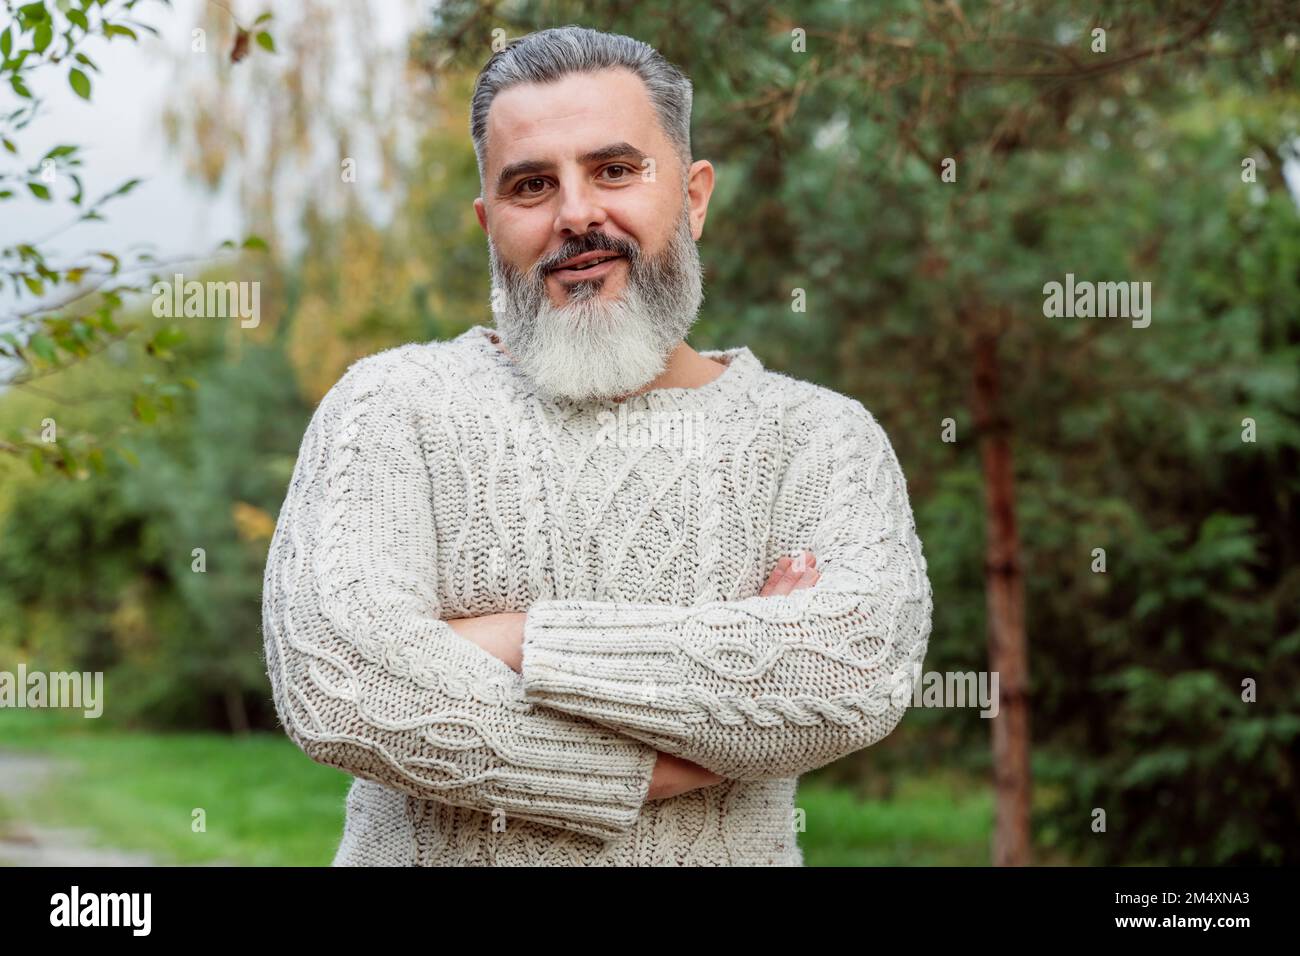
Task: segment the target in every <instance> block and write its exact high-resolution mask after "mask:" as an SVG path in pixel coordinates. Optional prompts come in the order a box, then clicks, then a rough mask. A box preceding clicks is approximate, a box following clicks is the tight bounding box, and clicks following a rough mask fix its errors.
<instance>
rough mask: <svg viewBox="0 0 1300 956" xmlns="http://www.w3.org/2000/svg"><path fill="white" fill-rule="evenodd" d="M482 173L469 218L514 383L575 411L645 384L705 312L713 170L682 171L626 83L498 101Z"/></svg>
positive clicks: (592, 78)
mask: <svg viewBox="0 0 1300 956" xmlns="http://www.w3.org/2000/svg"><path fill="white" fill-rule="evenodd" d="M485 159H486V162H485V167H486V169H485V193H486V198H480V199H479V200H477V201H476V202H475V210H476V212H477V213H478V216H479V221H480V223H481V224H482V225H483V228H484V230H485V231H486V232H487V234H488V248H489V255H490V259H491V264H492V272H493V281H494V285H495V287H496V288H495V289H494V317H495V320H496V323H497V325H498V327H500V328H501V331H502V332H503V334H504V336H505V338H506V342H507V345H508V346H509V347H510V351H511V353H512V354H513V355H514V356H515V357H516V360H517V361H518V362H519V364H520V365H521V366H523V368H524V371H525V372H527V373H528V374H529V375H531V376H532V377H533V378H534V379H535V380H536V381H537V384H538V385H539V386H542V387H543V390H544V391H547V392H549V393H551V394H552V395H555V396H557V397H568V398H573V399H582V398H608V397H614V396H617V395H622V394H626V393H628V392H631V391H634V390H635V389H637V388H638V387H640V386H642V385H644V384H646V383H647V382H649V381H650V380H652V379H653V378H654V377H655V376H656V375H658V374H659V373H660V372H661V371H662V370H663V368H664V366H665V363H666V360H667V357H668V355H669V354H670V353H671V352H672V351H673V350H674V349H675V348H676V346H677V345H678V344H679V343H680V342H681V341H682V339H683V337H684V336H685V334H686V332H687V331H688V330H689V328H690V325H691V324H692V323H693V321H694V319H695V315H696V313H697V311H698V308H699V303H700V300H701V298H702V291H701V285H702V275H701V270H700V265H699V257H698V252H697V250H696V248H695V241H696V240H697V239H698V238H699V236H700V234H701V232H702V229H703V223H704V216H705V213H706V210H707V204H708V198H709V194H710V193H711V191H712V183H713V176H712V167H711V166H710V165H709V164H708V163H706V162H702V161H701V162H697V163H695V164H693V165H692V166H691V168H690V169H689V170H688V169H684V168H683V167H682V165H681V163H680V162H679V161H678V157H677V155H676V153H675V152H674V151H673V149H672V147H671V144H670V143H669V141H668V139H667V137H666V135H665V134H664V133H663V131H662V129H661V128H660V125H659V121H658V116H657V114H656V113H655V111H654V108H653V105H652V104H651V103H650V99H649V96H648V94H647V92H646V90H645V86H644V84H643V83H642V82H641V80H640V79H639V78H638V77H636V76H635V75H634V74H632V73H630V72H628V71H624V70H606V71H601V72H599V73H594V74H575V75H571V76H567V77H564V78H563V79H561V80H560V81H558V82H555V83H549V84H526V85H522V86H518V87H513V88H511V89H509V90H506V91H505V92H503V93H501V94H499V95H498V96H497V98H496V99H495V100H494V101H493V104H492V108H491V110H490V111H489V115H488V135H487V155H486V157H485ZM602 256H608V258H607V260H606V261H605V262H604V263H602V264H599V265H594V266H592V267H590V268H587V269H585V270H581V271H580V270H579V269H577V268H569V267H570V266H575V267H576V266H580V265H584V264H586V263H587V262H590V261H592V260H595V259H597V258H601V257H602ZM575 257H577V258H578V261H573V260H574V258H575ZM561 266H565V267H564V268H561Z"/></svg>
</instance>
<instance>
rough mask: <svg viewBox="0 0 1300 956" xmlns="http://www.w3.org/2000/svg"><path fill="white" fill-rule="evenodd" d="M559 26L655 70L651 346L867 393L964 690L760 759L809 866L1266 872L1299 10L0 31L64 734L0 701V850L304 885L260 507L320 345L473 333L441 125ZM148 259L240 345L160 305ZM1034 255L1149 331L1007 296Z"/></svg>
mask: <svg viewBox="0 0 1300 956" xmlns="http://www.w3.org/2000/svg"><path fill="white" fill-rule="evenodd" d="M565 23H580V24H583V25H586V26H590V27H594V28H597V29H602V30H608V31H612V32H618V33H625V34H629V35H631V36H635V37H637V38H639V39H642V40H645V41H646V42H648V43H650V44H651V45H653V46H655V47H656V48H657V49H659V50H660V52H662V53H663V54H664V55H665V56H666V57H668V58H669V59H670V60H672V61H673V62H675V63H676V64H678V65H679V66H680V67H681V68H683V69H684V70H685V72H686V73H687V74H688V75H689V76H690V77H691V79H692V81H693V83H694V85H695V110H694V120H693V126H692V129H693V148H694V153H695V156H696V158H704V159H708V160H710V161H711V162H712V163H713V164H714V166H715V168H716V170H717V178H718V181H717V188H716V191H715V193H714V197H713V200H712V203H711V207H710V215H709V222H708V225H707V228H706V230H705V233H704V237H703V239H702V241H701V255H702V258H703V261H704V264H705V269H706V286H705V293H706V295H705V303H704V306H703V309H702V312H701V316H700V319H699V322H698V323H697V325H696V327H695V329H694V330H693V331H692V333H691V338H690V341H691V344H692V345H693V346H694V347H695V348H697V349H707V348H727V347H731V346H733V345H738V344H747V345H749V346H750V347H751V349H752V350H753V351H754V353H755V354H756V355H757V356H759V358H760V359H761V360H762V361H763V363H764V364H765V365H766V366H767V367H768V368H770V369H774V370H777V371H781V372H784V373H787V374H790V375H793V376H796V377H799V378H804V379H808V380H811V381H814V382H818V383H820V384H823V385H825V386H827V387H829V388H832V389H835V390H837V391H840V392H844V393H846V394H848V395H852V396H853V397H855V398H858V399H860V400H861V401H862V402H863V403H864V404H865V405H866V406H867V408H869V409H870V410H871V411H872V412H873V413H874V415H875V416H876V417H877V418H878V419H879V420H880V422H881V423H882V425H883V426H884V427H885V429H886V431H887V432H888V433H889V435H890V437H891V440H892V442H893V445H894V448H895V451H896V452H897V454H898V457H899V459H900V462H901V464H902V466H903V469H904V472H905V474H906V475H907V478H908V489H909V495H910V497H911V501H912V505H913V508H914V510H915V513H916V520H917V525H918V530H919V533H920V537H921V540H922V542H923V544H924V548H925V554H926V558H927V561H928V566H929V574H930V578H931V582H932V585H933V588H934V601H935V613H934V626H933V633H932V635H931V639H930V650H929V654H928V656H927V659H926V670H927V671H937V672H944V673H967V672H985V671H990V670H994V671H998V672H999V674H1000V675H1001V685H1002V692H1003V695H1004V700H1003V704H1002V707H1001V710H1000V713H999V715H998V717H997V718H995V719H986V718H982V717H981V716H980V715H979V709H978V708H976V707H966V708H958V707H925V706H915V707H913V708H912V709H911V710H910V711H909V712H908V714H907V715H906V716H905V718H904V720H903V722H902V724H901V725H900V726H899V728H898V730H897V731H895V733H894V734H892V735H891V736H890V737H888V738H887V739H886V740H885V741H883V742H881V743H880V744H878V745H877V746H874V747H871V748H869V749H868V750H865V751H862V752H860V753H858V754H855V755H853V756H852V757H850V758H847V759H845V760H842V761H840V762H837V763H836V764H833V765H831V766H829V767H826V768H824V769H823V770H820V771H818V772H816V773H814V774H810V775H808V776H806V777H804V778H803V779H802V781H801V784H800V791H799V796H798V801H797V802H798V805H799V806H800V807H802V808H804V809H805V810H806V814H807V817H806V819H807V828H806V830H805V832H803V833H800V834H799V840H800V844H801V846H802V847H803V849H804V854H805V858H806V860H807V863H808V864H809V865H814V866H816V865H918V864H941V865H963V866H964V865H975V866H979V865H988V864H990V863H999V864H1015V863H1028V862H1032V863H1038V864H1052V865H1097V864H1119V865H1171V864H1212V865H1230V864H1280V863H1296V862H1300V825H1298V824H1297V816H1298V815H1297V806H1298V805H1300V803H1298V801H1297V791H1298V789H1300V788H1298V787H1297V778H1296V774H1297V769H1298V768H1300V664H1298V661H1300V566H1298V564H1297V560H1296V559H1297V549H1298V548H1300V515H1298V514H1297V502H1298V501H1300V498H1298V495H1297V492H1298V491H1300V470H1298V469H1297V463H1298V460H1300V457H1298V456H1300V198H1298V197H1300V152H1298V151H1297V146H1298V145H1300V82H1297V77H1298V63H1297V57H1298V56H1300V12H1298V11H1297V10H1296V8H1295V7H1294V5H1293V4H1289V3H1286V2H1282V0H1277V2H1269V0H1261V2H1254V3H1250V2H1206V0H1196V2H1186V0H1174V2H1169V3H1163V4H1158V5H1157V4H1151V5H1146V4H1142V5H1132V4H1121V3H1088V4H1084V3H1070V2H1051V3H1049V2H1037V0H1028V2H994V0H986V2H960V3H959V2H956V0H948V2H929V0H882V2H873V3H870V4H867V3H860V4H853V3H844V2H838V0H814V2H807V3H803V2H801V3H798V4H793V3H790V4H778V3H764V2H750V0H744V2H742V0H715V2H704V0H662V2H657V3H654V4H645V3H633V2H624V0H613V2H602V3H599V4H578V3H571V2H570V3H561V2H554V3H529V2H463V0H451V2H441V3H425V2H420V3H414V2H406V0H370V2H364V0H355V2H345V0H333V2H326V0H302V2H294V3H284V2H270V0H248V2H244V0H227V2H215V0H214V2H199V0H192V2H184V0H176V2H174V3H170V4H169V3H165V2H161V0H138V2H129V0H106V2H100V0H86V2H81V0H71V2H65V0H59V2H56V0H45V2H36V3H28V4H18V3H6V4H5V9H3V10H0V31H3V32H0V55H2V56H3V59H2V60H0V147H2V148H0V265H2V266H3V274H0V674H3V673H4V672H8V673H10V674H14V675H16V674H17V673H18V669H19V667H22V668H25V670H26V671H27V672H33V671H45V672H52V671H78V672H102V673H103V675H104V685H103V687H104V691H103V704H104V709H103V714H102V716H100V717H98V718H95V719H87V718H85V717H83V716H82V715H81V712H80V711H73V710H57V709H49V708H47V709H31V708H19V707H16V706H13V705H12V704H10V705H9V706H0V864H9V865H15V864H16V865H23V864H32V863H50V862H73V863H78V862H87V863H94V862H109V863H112V862H157V863H234V864H242V865H324V864H327V863H328V862H329V861H330V859H331V858H332V856H333V853H334V849H335V847H336V845H337V842H338V838H339V836H340V835H341V832H342V823H343V796H344V793H345V791H346V789H347V786H348V783H349V781H350V778H349V777H346V776H344V775H343V774H341V773H339V772H337V771H334V770H332V769H330V768H326V767H322V766H318V765H316V764H313V763H312V762H311V761H310V760H308V758H306V757H305V756H304V755H303V754H302V753H301V752H299V751H298V750H297V749H296V748H294V746H293V745H292V744H291V743H290V742H289V741H288V740H287V738H285V737H284V735H283V733H282V732H280V731H279V730H278V729H277V725H276V720H275V714H274V711H273V708H272V706H271V698H270V687H269V684H268V681H267V678H266V673H265V669H264V666H263V661H262V657H261V654H262V642H261V641H262V639H261V632H260V626H261V603H260V602H261V585H262V572H263V567H264V561H265V556H266V550H267V546H268V543H269V541H270V537H271V533H272V531H273V529H274V526H275V517H276V514H277V511H278V509H279V507H280V504H281V502H282V500H283V497H284V493H285V490H286V488H287V484H288V480H289V476H290V472H291V470H292V468H293V464H294V461H295V459H296V456H297V452H298V444H299V442H300V440H301V438H302V434H303V430H304V428H305V427H306V424H307V421H308V419H309V417H310V415H311V412H312V410H313V408H314V406H315V403H316V402H317V401H319V399H320V398H321V396H322V395H323V394H324V393H325V392H326V390H327V389H328V388H329V387H330V386H331V385H332V384H333V383H334V382H335V381H336V380H337V379H338V378H339V376H340V375H341V374H342V373H343V372H344V371H345V370H346V368H347V367H348V365H349V364H350V363H351V362H353V361H355V360H356V359H358V358H360V357H362V356H365V355H369V354H371V353H373V352H376V351H379V350H381V349H384V348H388V347H390V346H394V345H398V344H402V343H405V342H410V341H427V340H430V339H445V338H450V337H452V336H455V335H457V334H459V333H460V332H461V331H463V330H465V329H467V328H469V327H470V326H472V325H476V324H483V325H490V324H491V321H492V319H491V313H490V310H489V298H488V291H489V274H488V260H487V249H486V242H485V240H484V237H483V235H482V233H481V231H480V230H479V227H478V225H477V223H476V221H475V219H474V214H473V209H472V201H473V199H474V197H475V196H476V195H477V194H478V179H477V172H476V167H475V162H474V153H473V149H472V146H471V142H470V139H469V133H468V100H469V95H470V92H471V90H472V86H473V81H474V77H475V74H476V72H477V70H478V69H479V67H480V66H481V65H482V64H483V62H484V61H485V60H486V59H487V57H488V56H489V55H490V54H491V52H492V50H493V49H494V46H493V45H494V43H495V44H497V45H498V46H499V45H500V43H502V42H505V41H507V40H509V39H510V38H512V37H517V36H520V35H522V34H524V33H527V32H530V31H532V30H534V29H538V28H542V27H547V26H556V25H562V24H565ZM176 273H182V274H183V275H184V278H185V279H186V280H192V279H199V280H222V281H225V280H233V281H239V282H256V283H259V286H258V288H259V290H260V315H259V318H258V321H257V323H256V324H255V325H250V324H247V323H241V322H240V321H239V320H238V319H235V318H211V317H209V318H203V317H185V316H171V317H168V316H162V317H159V316H156V315H155V311H156V310H155V309H154V308H153V307H152V306H153V304H154V303H155V302H156V301H157V299H156V297H153V296H151V295H150V290H151V288H152V286H153V284H154V282H155V281H157V280H162V281H166V282H168V283H170V282H171V281H172V277H173V276H174V275H175V274H176ZM1067 274H1069V275H1073V276H1074V278H1075V280H1089V281H1095V282H1137V283H1146V282H1149V283H1150V287H1149V288H1150V290H1151V299H1150V305H1151V311H1150V324H1149V325H1147V326H1146V327H1140V326H1139V325H1137V324H1135V323H1134V322H1133V321H1130V319H1129V318H1125V317H1113V316H1112V317H1065V316H1049V315H1046V314H1045V308H1044V303H1045V298H1046V297H1045V290H1044V286H1045V285H1046V284H1048V283H1051V282H1059V283H1065V282H1066V276H1067ZM196 549H200V550H196ZM198 811H201V812H198ZM1098 811H1101V813H1100V815H1099V813H1098Z"/></svg>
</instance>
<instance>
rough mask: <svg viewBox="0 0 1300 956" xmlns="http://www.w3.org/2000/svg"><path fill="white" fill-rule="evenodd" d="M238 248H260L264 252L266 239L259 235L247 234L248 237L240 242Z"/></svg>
mask: <svg viewBox="0 0 1300 956" xmlns="http://www.w3.org/2000/svg"><path fill="white" fill-rule="evenodd" d="M240 248H241V249H260V250H262V251H263V252H265V251H266V240H265V239H263V238H262V237H261V236H249V237H248V238H246V239H245V240H244V241H243V242H242V243H240Z"/></svg>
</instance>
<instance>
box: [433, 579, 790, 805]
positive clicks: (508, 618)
mask: <svg viewBox="0 0 1300 956" xmlns="http://www.w3.org/2000/svg"><path fill="white" fill-rule="evenodd" d="M774 573H775V572H774ZM525 617H526V615H524V614H518V613H500V614H487V615H482V616H480V617H468V618H456V619H453V620H449V621H448V622H447V624H448V625H449V626H450V627H451V628H452V630H453V631H455V632H456V634H457V635H458V636H460V637H462V638H464V639H465V640H467V641H470V642H472V643H474V644H476V645H478V646H479V647H480V648H482V649H483V650H485V651H487V652H488V653H490V654H492V655H493V656H494V657H496V658H497V659H499V660H500V661H501V662H502V663H504V664H506V665H507V666H509V667H510V668H512V669H513V670H515V671H519V670H521V668H522V660H521V652H522V646H523V628H524V620H525ZM656 753H657V759H656V761H655V766H654V772H653V775H652V776H651V779H650V788H649V791H648V793H647V795H646V799H647V800H663V799H667V798H669V797H675V796H678V795H679V794H682V793H685V792H687V791H689V790H695V789H697V788H699V787H707V786H712V785H713V784H716V783H720V782H721V781H722V780H723V779H725V778H723V777H722V776H721V775H720V774H716V773H714V772H712V771H711V770H706V769H704V768H703V767H700V766H698V765H697V764H694V763H691V762H690V761H688V760H684V759H682V758H680V757H677V756H675V755H673V754H666V753H662V752H658V751H657V752H656Z"/></svg>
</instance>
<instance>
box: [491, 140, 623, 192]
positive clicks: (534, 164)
mask: <svg viewBox="0 0 1300 956" xmlns="http://www.w3.org/2000/svg"><path fill="white" fill-rule="evenodd" d="M626 158H631V159H633V160H635V161H636V162H637V163H641V162H643V161H644V160H645V158H646V154H645V153H643V152H641V150H639V149H637V148H636V147H635V146H633V145H632V144H631V143H610V144H609V145H608V146H602V147H600V148H599V149H593V150H592V151H591V152H589V153H583V154H582V155H581V156H579V157H578V162H579V163H581V164H582V165H584V166H588V165H590V164H592V163H602V162H607V161H608V160H611V159H626ZM554 168H555V164H554V163H552V162H550V161H549V160H545V159H524V160H520V161H519V162H517V163H511V164H510V165H509V166H507V167H506V168H505V169H503V170H501V175H500V176H498V177H497V192H503V191H504V190H505V188H506V185H507V184H509V182H510V181H511V180H513V179H518V178H519V177H520V176H523V175H526V174H535V173H545V172H550V171H551V170H552V169H554Z"/></svg>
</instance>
